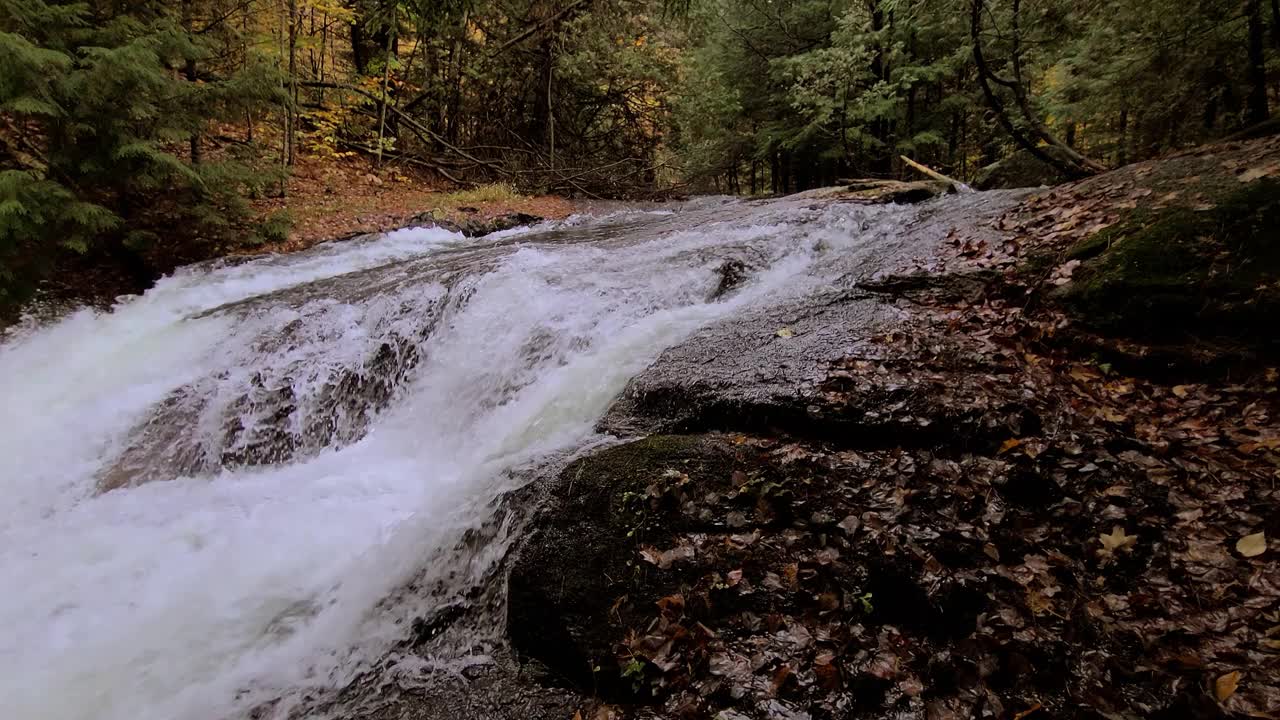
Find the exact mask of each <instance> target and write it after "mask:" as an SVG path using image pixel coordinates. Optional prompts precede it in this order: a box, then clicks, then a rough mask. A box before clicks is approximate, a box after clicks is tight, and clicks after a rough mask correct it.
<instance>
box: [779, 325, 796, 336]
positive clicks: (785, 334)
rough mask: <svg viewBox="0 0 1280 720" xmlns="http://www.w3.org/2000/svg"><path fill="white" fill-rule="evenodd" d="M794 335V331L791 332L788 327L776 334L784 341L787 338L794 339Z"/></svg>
mask: <svg viewBox="0 0 1280 720" xmlns="http://www.w3.org/2000/svg"><path fill="white" fill-rule="evenodd" d="M795 334H796V333H795V331H794V330H792V329H791V328H789V327H784V328H782V329H780V330H778V332H777V335H778V337H780V338H783V339H786V338H789V337H795Z"/></svg>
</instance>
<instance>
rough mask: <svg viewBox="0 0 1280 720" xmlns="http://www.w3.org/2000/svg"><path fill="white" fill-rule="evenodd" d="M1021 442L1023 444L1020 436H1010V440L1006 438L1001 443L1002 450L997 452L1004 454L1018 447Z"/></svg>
mask: <svg viewBox="0 0 1280 720" xmlns="http://www.w3.org/2000/svg"><path fill="white" fill-rule="evenodd" d="M1021 444H1022V441H1021V440H1019V439H1018V438H1009V439H1008V440H1005V441H1004V443H1002V444H1001V445H1000V452H999V453H997V454H998V455H1003V454H1005V453H1007V452H1009V451H1010V450H1012V449H1014V448H1016V447H1018V446H1019V445H1021Z"/></svg>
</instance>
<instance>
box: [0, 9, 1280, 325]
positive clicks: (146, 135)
mask: <svg viewBox="0 0 1280 720" xmlns="http://www.w3.org/2000/svg"><path fill="white" fill-rule="evenodd" d="M1278 50H1280V0H1178V1H1177V2H1174V1H1173V0H1108V1H1106V2H1102V1H1100V0H1085V1H1084V2H1081V0H131V1H128V2H125V1H123V0H81V1H78V2H69V1H62V0H0V305H3V304H5V303H6V302H8V301H13V300H15V299H17V298H19V297H21V296H23V295H24V294H25V293H26V292H29V290H30V288H31V287H32V286H33V285H34V283H35V281H37V280H38V279H39V278H41V277H43V276H44V275H45V273H46V272H47V268H48V266H49V265H50V263H52V262H54V261H55V260H56V257H57V256H58V255H59V253H66V252H68V251H70V252H78V253H91V254H92V253H106V254H114V255H117V256H121V257H125V258H126V259H127V258H129V257H133V256H135V255H137V254H139V253H147V252H170V253H171V254H173V253H176V254H181V252H184V250H182V248H190V247H192V243H193V242H195V243H196V244H197V245H199V244H203V246H204V248H205V249H204V250H203V251H201V252H203V253H204V254H208V252H207V249H208V246H209V245H211V244H212V245H216V246H217V247H231V246H233V245H235V244H237V243H244V242H254V241H257V240H262V239H268V238H273V237H279V236H280V235H282V234H283V233H285V232H287V220H286V218H284V217H258V218H253V217H250V216H249V215H248V205H247V203H246V202H245V199H246V198H252V197H255V196H263V195H278V194H280V193H282V192H284V189H285V186H284V184H283V179H284V177H286V175H287V173H288V172H289V168H290V167H291V166H292V165H293V164H294V163H295V162H296V160H297V158H298V156H299V154H300V153H306V154H308V155H310V156H319V157H329V156H332V157H338V158H340V157H345V156H348V155H351V154H360V155H364V156H367V157H369V158H371V159H373V160H374V162H377V163H380V164H385V163H397V164H400V165H406V166H413V167H417V168H420V169H422V170H424V171H425V172H428V173H431V174H434V175H435V176H437V177H439V178H440V179H441V180H442V181H447V182H451V183H457V184H471V183H482V182H491V181H504V182H508V183H510V184H512V185H515V186H516V187H519V188H522V189H527V190H537V191H543V192H556V193H565V194H574V195H587V196H598V197H644V196H651V195H657V194H661V193H662V192H664V191H669V190H672V189H675V190H678V191H698V190H713V191H720V192H729V193H759V192H770V191H772V192H786V191H792V190H797V189H804V188H808V187H813V186H816V185H820V184H827V183H832V182H835V181H836V180H837V179H840V178H845V177H854V176H897V175H902V174H905V173H906V172H907V171H906V170H904V168H903V165H902V163H901V162H900V160H899V156H900V155H906V156H909V157H911V158H913V159H915V160H917V161H919V162H922V163H925V164H927V165H929V166H931V167H934V168H936V169H938V170H940V171H942V172H945V173H947V174H949V175H953V176H956V177H961V178H969V177H972V176H973V174H974V173H975V172H976V171H977V169H979V168H980V167H982V166H984V165H986V164H989V163H991V162H993V161H995V160H997V159H999V158H1001V157H1003V156H1006V155H1008V154H1009V153H1011V152H1013V151H1015V150H1017V149H1019V148H1020V149H1022V150H1023V151H1024V152H1031V153H1034V154H1038V155H1042V156H1043V157H1044V158H1045V159H1046V160H1048V161H1050V162H1053V163H1055V164H1058V165H1060V166H1061V169H1062V170H1063V171H1064V172H1066V173H1067V174H1069V175H1080V174H1088V173H1092V172H1096V171H1098V170H1100V169H1102V168H1104V167H1108V166H1114V165H1118V164H1123V163H1126V162H1130V161H1133V160H1137V159H1141V158H1147V157H1151V156H1152V155H1154V154H1156V153H1159V152H1161V151H1164V150H1167V149H1170V148H1176V147H1181V146H1185V145H1189V144H1194V143H1197V142H1202V141H1205V140H1208V139H1213V138H1218V137H1223V136H1226V135H1229V134H1232V133H1235V132H1238V131H1241V130H1243V129H1245V128H1249V127H1251V126H1256V125H1258V124H1259V123H1262V122H1263V121H1265V120H1267V118H1268V117H1269V113H1270V108H1271V107H1272V106H1273V105H1275V103H1276V102H1277V98H1280V84H1278V82H1277V79H1278V78H1280V74H1277V72H1276V68H1275V63H1276V61H1277V55H1278V53H1277V51H1278ZM1046 148H1052V149H1053V151H1052V152H1048V151H1046ZM177 236H181V238H182V239H181V242H179V241H178V240H177V239H175V238H176V237H177ZM201 252H194V254H195V255H199V254H201Z"/></svg>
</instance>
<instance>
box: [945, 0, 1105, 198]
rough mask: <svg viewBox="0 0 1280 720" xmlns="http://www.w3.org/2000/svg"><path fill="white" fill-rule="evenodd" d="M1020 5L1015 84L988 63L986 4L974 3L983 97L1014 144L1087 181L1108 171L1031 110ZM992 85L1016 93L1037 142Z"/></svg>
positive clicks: (972, 29)
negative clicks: (1052, 151)
mask: <svg viewBox="0 0 1280 720" xmlns="http://www.w3.org/2000/svg"><path fill="white" fill-rule="evenodd" d="M1020 5H1021V3H1020V0H1014V7H1013V10H1014V21H1013V22H1014V25H1013V43H1014V48H1013V59H1012V63H1013V70H1014V77H1013V79H1012V80H1006V79H1004V78H1001V77H1000V76H998V75H996V74H995V72H994V71H993V70H992V69H991V66H990V64H989V63H988V62H987V57H986V54H985V53H984V52H983V49H982V13H983V10H984V9H985V1H984V0H971V2H970V7H969V9H970V15H969V33H970V38H971V39H972V41H973V62H974V65H976V66H977V68H978V84H979V85H980V86H981V87H982V94H983V96H984V97H985V98H986V100H987V105H988V106H990V108H991V110H992V112H994V113H995V116H996V122H998V123H999V124H1000V127H1002V128H1004V131H1005V132H1007V133H1008V134H1009V136H1010V137H1012V138H1013V140H1014V142H1016V143H1017V144H1018V145H1019V146H1021V147H1022V148H1023V149H1024V150H1026V151H1027V152H1029V153H1031V154H1032V155H1033V156H1034V157H1035V158H1036V159H1038V160H1040V161H1041V162H1043V163H1045V164H1046V165H1049V166H1051V167H1054V168H1057V169H1058V170H1060V171H1062V172H1063V173H1064V174H1065V175H1067V176H1068V177H1085V176H1088V175H1093V174H1095V173H1099V172H1103V171H1105V170H1106V169H1107V168H1106V167H1104V166H1103V165H1101V164H1099V163H1097V162H1095V161H1093V160H1090V159H1089V158H1087V157H1085V156H1084V155H1081V154H1080V153H1079V152H1076V150H1075V149H1073V148H1072V147H1070V146H1069V145H1067V144H1066V143H1064V142H1062V141H1061V140H1059V139H1058V138H1056V137H1054V136H1053V134H1052V133H1050V132H1049V130H1048V128H1046V127H1045V126H1044V124H1043V123H1041V122H1040V120H1039V119H1038V118H1037V117H1036V114H1035V112H1034V110H1033V109H1032V107H1031V99H1030V97H1029V96H1028V94H1027V89H1026V83H1025V82H1024V80H1023V78H1022V48H1021V38H1020V37H1019V32H1020V29H1019V27H1018V14H1019V12H1020V10H1021V6H1020ZM992 83H995V84H997V85H1000V86H1002V87H1006V88H1008V89H1009V90H1010V91H1011V92H1012V93H1013V97H1014V101H1015V102H1016V103H1017V105H1018V110H1019V111H1020V112H1021V115H1022V120H1023V122H1024V123H1025V124H1026V126H1027V127H1028V128H1030V130H1031V132H1032V134H1033V135H1034V137H1035V139H1034V140H1033V139H1032V137H1028V135H1027V133H1025V132H1023V131H1022V130H1020V129H1019V128H1018V127H1017V126H1016V125H1015V124H1014V122H1013V118H1012V116H1011V114H1010V111H1009V108H1008V106H1006V105H1005V103H1004V100H1002V99H1001V98H1000V95H999V94H998V93H997V92H996V90H995V88H993V87H992ZM1036 140H1040V141H1043V142H1044V143H1045V144H1046V145H1049V146H1051V147H1053V148H1054V149H1056V150H1058V151H1059V153H1060V154H1061V157H1055V156H1054V155H1051V154H1050V153H1047V152H1045V151H1044V149H1043V148H1041V147H1040V145H1039V144H1038V143H1037V142H1036ZM1063 158H1065V159H1063Z"/></svg>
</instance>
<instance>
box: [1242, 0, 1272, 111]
mask: <svg viewBox="0 0 1280 720" xmlns="http://www.w3.org/2000/svg"><path fill="white" fill-rule="evenodd" d="M1244 8H1245V15H1246V16H1247V17H1248V19H1249V102H1248V106H1247V109H1246V111H1245V113H1246V114H1245V119H1246V121H1247V124H1249V125H1255V124H1257V123H1260V122H1263V121H1264V120H1266V119H1267V115H1268V114H1269V113H1268V111H1267V58H1266V55H1265V51H1264V49H1263V42H1264V41H1263V31H1262V0H1245V4H1244Z"/></svg>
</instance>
